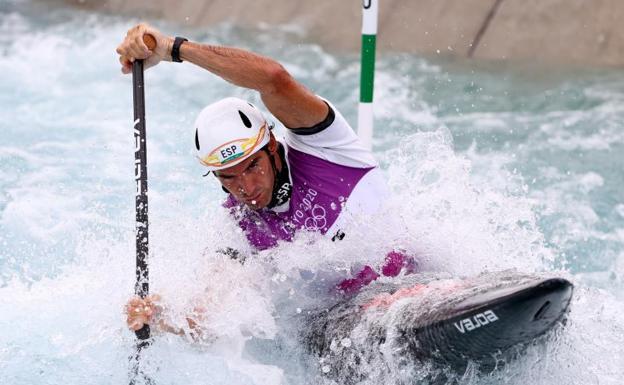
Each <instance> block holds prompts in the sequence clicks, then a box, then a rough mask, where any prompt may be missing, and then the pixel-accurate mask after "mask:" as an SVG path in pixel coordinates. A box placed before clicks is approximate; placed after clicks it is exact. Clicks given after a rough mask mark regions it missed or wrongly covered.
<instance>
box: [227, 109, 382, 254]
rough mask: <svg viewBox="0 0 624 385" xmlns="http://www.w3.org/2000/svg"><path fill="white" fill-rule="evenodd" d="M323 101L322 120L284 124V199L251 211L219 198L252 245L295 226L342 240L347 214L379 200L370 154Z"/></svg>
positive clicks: (268, 243)
mask: <svg viewBox="0 0 624 385" xmlns="http://www.w3.org/2000/svg"><path fill="white" fill-rule="evenodd" d="M326 102H327V101H326ZM327 104H328V106H329V108H330V109H329V114H328V117H327V119H325V121H324V122H321V123H320V124H319V125H317V126H314V127H310V128H303V129H294V130H291V129H288V130H287V131H286V134H285V138H284V140H283V141H281V142H282V143H283V145H284V147H285V150H286V155H285V156H286V162H287V163H288V167H289V172H290V180H291V183H292V189H291V190H292V193H291V196H290V199H289V200H288V201H287V202H286V203H284V204H282V205H281V206H278V207H274V208H272V209H268V208H263V209H260V210H252V209H250V208H249V207H247V206H245V205H244V204H242V203H239V202H237V201H236V200H235V198H234V197H233V196H232V195H231V194H230V195H229V196H228V198H227V200H226V202H225V203H224V206H225V207H227V208H229V210H230V213H231V214H232V215H233V216H234V218H235V219H236V220H237V221H238V224H239V226H240V227H241V229H242V230H243V232H244V233H245V235H246V237H247V239H248V240H249V242H250V244H251V245H253V246H254V247H255V248H256V249H258V250H264V249H267V248H270V247H273V246H275V245H277V243H278V242H279V241H291V240H292V239H293V237H294V235H295V233H296V232H297V231H301V230H305V231H314V232H320V233H321V234H324V235H326V236H328V237H331V238H332V239H342V237H344V236H345V226H346V227H348V219H349V216H350V215H351V214H356V213H362V212H365V213H366V212H368V213H372V212H374V211H376V210H377V209H378V208H379V206H380V205H381V200H382V197H383V195H385V184H384V181H383V178H382V177H381V175H380V172H379V170H378V168H377V163H376V162H375V160H374V158H373V156H372V153H371V152H370V151H369V150H367V149H366V147H365V146H364V145H363V144H362V143H361V142H360V141H359V139H358V137H357V135H356V134H355V132H354V131H353V129H352V128H351V126H349V124H348V123H347V121H346V120H345V119H344V117H343V116H342V115H341V114H340V113H339V112H338V111H337V110H336V109H335V107H334V106H332V105H331V104H330V103H329V102H327Z"/></svg>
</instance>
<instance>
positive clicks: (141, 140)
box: [130, 35, 156, 385]
mask: <svg viewBox="0 0 624 385" xmlns="http://www.w3.org/2000/svg"><path fill="white" fill-rule="evenodd" d="M143 40H144V42H145V44H147V45H148V47H149V48H150V49H151V50H153V49H154V48H155V47H156V42H155V40H154V39H153V37H152V36H151V35H145V36H144V37H143ZM132 97H133V98H132V99H133V104H134V130H133V131H134V144H135V148H134V179H135V182H136V191H135V203H136V284H135V287H134V292H135V294H136V295H138V296H139V297H141V298H145V297H146V296H147V295H148V294H149V266H148V251H149V248H148V245H149V242H148V241H149V238H148V229H149V227H148V226H149V223H148V217H147V207H148V204H147V148H146V147H147V146H146V145H147V141H146V137H145V87H144V79H143V60H135V61H134V62H133V63H132ZM135 334H136V336H137V339H138V341H137V345H136V351H135V354H134V357H133V364H132V368H131V378H130V384H131V385H134V384H135V381H136V378H137V376H138V375H139V374H142V373H141V372H140V370H139V360H140V355H141V351H142V350H143V349H144V348H146V347H148V346H149V338H150V327H149V325H148V324H145V325H143V327H142V328H141V329H139V330H137V331H136V332H135ZM144 380H145V382H146V383H148V384H151V383H152V381H151V379H149V378H144Z"/></svg>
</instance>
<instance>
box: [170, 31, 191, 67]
mask: <svg viewBox="0 0 624 385" xmlns="http://www.w3.org/2000/svg"><path fill="white" fill-rule="evenodd" d="M185 41H188V39H186V38H184V37H180V36H176V38H175V40H174V41H173V47H171V61H174V62H176V63H182V59H180V46H181V45H182V43H184V42H185Z"/></svg>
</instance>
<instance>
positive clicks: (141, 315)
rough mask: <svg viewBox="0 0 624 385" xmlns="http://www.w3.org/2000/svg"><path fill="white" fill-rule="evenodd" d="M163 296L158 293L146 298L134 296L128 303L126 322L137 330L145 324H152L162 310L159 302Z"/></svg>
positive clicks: (132, 328)
mask: <svg viewBox="0 0 624 385" xmlns="http://www.w3.org/2000/svg"><path fill="white" fill-rule="evenodd" d="M160 300H161V298H160V296H159V295H157V294H153V295H148V296H147V297H145V298H143V299H142V298H140V297H133V298H132V299H130V301H128V303H127V304H126V309H125V310H126V315H127V316H128V318H127V319H126V322H127V324H128V327H129V328H130V329H131V330H134V331H137V330H139V329H141V328H142V327H143V325H145V324H150V323H151V322H153V321H154V318H155V317H156V316H158V315H159V314H160V313H161V311H162V306H161V305H160V304H159V302H160Z"/></svg>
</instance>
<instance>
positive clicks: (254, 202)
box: [245, 193, 271, 210]
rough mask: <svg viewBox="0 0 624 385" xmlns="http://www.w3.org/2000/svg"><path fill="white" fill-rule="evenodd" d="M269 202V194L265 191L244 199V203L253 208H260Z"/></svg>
mask: <svg viewBox="0 0 624 385" xmlns="http://www.w3.org/2000/svg"><path fill="white" fill-rule="evenodd" d="M269 202H271V196H270V195H268V194H266V193H261V194H260V195H258V197H256V198H252V199H248V200H245V204H246V205H247V206H249V208H251V209H253V210H260V209H263V208H265V207H267V206H268V205H269Z"/></svg>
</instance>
